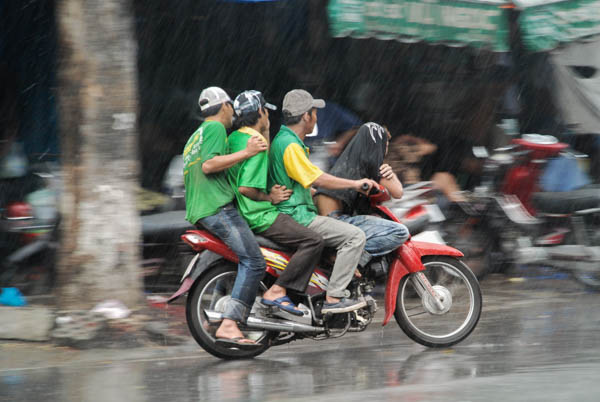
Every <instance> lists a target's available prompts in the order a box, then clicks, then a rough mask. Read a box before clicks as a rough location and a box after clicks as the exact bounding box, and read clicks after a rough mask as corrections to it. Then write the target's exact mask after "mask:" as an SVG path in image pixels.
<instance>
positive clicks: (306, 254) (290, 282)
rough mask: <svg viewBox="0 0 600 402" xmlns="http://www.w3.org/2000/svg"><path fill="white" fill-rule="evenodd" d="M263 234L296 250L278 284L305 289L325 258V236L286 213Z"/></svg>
mask: <svg viewBox="0 0 600 402" xmlns="http://www.w3.org/2000/svg"><path fill="white" fill-rule="evenodd" d="M259 234H260V235H261V236H263V237H266V238H268V239H270V240H273V241H274V242H276V243H278V244H280V245H282V246H285V247H288V248H291V249H293V250H295V252H294V254H293V255H292V258H291V259H290V261H289V263H288V265H287V266H286V267H285V270H284V271H283V272H282V273H281V275H280V276H279V278H277V281H276V282H275V284H276V285H278V286H281V287H283V288H286V289H292V290H295V291H298V292H304V291H305V290H306V286H307V285H308V281H309V280H310V277H311V275H312V273H313V271H314V269H315V267H316V265H317V264H318V262H319V259H320V258H321V253H322V251H323V247H324V242H323V238H322V237H321V235H320V234H318V233H316V232H314V231H312V230H310V229H309V228H307V227H306V226H303V225H301V224H299V223H298V222H296V221H295V220H294V219H293V218H292V217H291V216H289V215H286V214H283V213H280V214H279V215H278V216H277V219H275V222H273V224H272V225H271V226H270V227H269V228H268V229H267V230H265V231H263V232H261V233H259Z"/></svg>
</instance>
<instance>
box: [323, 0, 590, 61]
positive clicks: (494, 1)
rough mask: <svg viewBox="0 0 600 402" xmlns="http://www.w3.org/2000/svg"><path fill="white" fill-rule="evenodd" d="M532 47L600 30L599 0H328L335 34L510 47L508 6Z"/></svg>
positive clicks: (553, 44)
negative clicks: (514, 11) (514, 10)
mask: <svg viewBox="0 0 600 402" xmlns="http://www.w3.org/2000/svg"><path fill="white" fill-rule="evenodd" d="M512 7H515V8H516V9H517V10H519V12H520V14H519V24H520V28H521V31H522V33H523V41H524V43H525V46H526V47H527V49H529V50H530V51H534V52H535V51H543V50H549V49H553V48H555V47H557V46H558V45H560V44H561V43H566V42H572V41H575V40H578V39H581V38H585V37H588V36H592V35H596V34H600V0H513V1H509V0H412V1H411V0H406V1H403V0H330V1H329V5H328V12H329V19H330V27H331V32H332V35H333V36H334V37H344V36H351V37H355V38H371V37H372V38H378V39H397V40H401V41H404V42H418V41H426V42H431V43H442V44H447V45H450V46H466V45H468V46H474V47H483V48H489V49H491V50H494V51H497V52H504V51H508V50H509V44H508V8H512Z"/></svg>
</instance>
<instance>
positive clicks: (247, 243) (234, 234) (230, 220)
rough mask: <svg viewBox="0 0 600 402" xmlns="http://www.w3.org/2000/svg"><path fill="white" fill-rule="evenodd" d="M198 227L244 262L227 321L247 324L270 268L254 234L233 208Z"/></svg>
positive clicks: (239, 271)
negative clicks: (216, 238) (266, 272)
mask: <svg viewBox="0 0 600 402" xmlns="http://www.w3.org/2000/svg"><path fill="white" fill-rule="evenodd" d="M197 223H198V224H200V226H201V227H202V228H204V229H206V230H208V231H209V232H211V233H212V234H214V235H215V236H217V237H218V238H219V239H221V240H222V241H223V243H225V244H227V246H229V248H231V250H233V252H234V253H235V254H236V255H237V256H238V258H239V260H240V262H239V264H238V272H237V277H236V278H235V283H234V284H233V290H232V292H231V300H230V301H229V303H227V306H226V307H225V312H224V313H223V317H224V318H229V319H231V320H234V321H238V322H246V319H247V318H248V315H249V314H250V310H251V309H252V304H254V299H255V298H256V292H257V290H258V286H259V284H260V280H261V279H262V277H263V275H264V274H265V269H266V268H267V266H266V264H265V259H264V257H263V255H262V253H261V252H260V248H259V246H258V243H257V242H256V238H255V237H254V233H252V231H251V230H250V228H249V227H248V224H247V223H246V221H245V220H244V218H242V217H241V216H240V215H239V214H238V211H237V209H235V206H234V205H233V204H227V205H225V206H224V207H223V208H222V209H221V210H220V211H219V212H217V213H216V214H214V215H212V216H207V217H206V218H202V219H200V220H199V221H198V222H197Z"/></svg>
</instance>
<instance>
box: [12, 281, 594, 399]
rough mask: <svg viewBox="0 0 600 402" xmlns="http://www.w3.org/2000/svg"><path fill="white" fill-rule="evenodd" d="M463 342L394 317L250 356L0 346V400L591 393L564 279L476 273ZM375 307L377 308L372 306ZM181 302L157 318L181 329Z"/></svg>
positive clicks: (589, 317) (576, 296)
mask: <svg viewBox="0 0 600 402" xmlns="http://www.w3.org/2000/svg"><path fill="white" fill-rule="evenodd" d="M482 289H483V295H484V307H483V313H482V316H481V320H480V322H479V325H478V327H477V328H476V329H475V331H474V332H473V333H472V334H471V336H470V337H469V338H467V339H466V340H465V341H463V342H462V343H461V344H459V345H456V346H454V347H452V348H449V349H436V350H433V349H428V348H425V347H423V346H420V345H418V344H416V343H414V342H413V341H412V340H410V339H409V338H408V337H406V336H405V335H404V333H403V332H402V331H401V330H400V328H399V327H398V326H397V325H396V324H395V322H394V321H392V322H390V324H389V325H388V326H387V327H385V328H384V329H382V327H381V325H380V322H381V319H382V316H383V311H382V309H380V311H379V312H378V315H377V317H376V321H377V322H374V323H373V324H371V326H370V327H369V328H368V329H367V330H366V331H365V332H362V333H357V334H348V335H346V336H344V337H343V338H340V339H335V340H327V341H320V342H317V341H312V340H303V341H298V342H294V343H292V344H289V345H284V346H279V347H275V348H272V349H270V350H269V351H267V352H266V353H264V354H263V355H261V356H259V357H258V358H255V359H253V360H246V361H229V362H227V361H220V360H218V359H216V358H213V357H212V356H210V355H208V354H207V353H205V352H204V351H203V350H202V349H200V348H199V347H198V346H196V344H195V343H194V341H193V340H192V338H191V337H190V338H189V341H188V342H186V343H184V344H183V345H179V346H168V347H167V346H156V345H153V346H148V347H142V348H135V349H129V350H115V349H108V350H106V349H105V350H88V351H78V350H74V349H70V348H61V347H55V346H52V345H50V344H40V343H22V342H5V343H0V400H1V401H34V400H44V401H48V402H50V401H165V400H173V401H180V400H181V401H188V400H194V401H196V400H214V401H264V400H270V401H287V400H311V401H339V400H344V401H363V400H366V399H371V400H374V401H375V400H377V401H388V400H389V401H392V400H393V401H396V400H408V401H484V400H485V401H490V400H493V401H507V400H508V401H515V400H520V401H548V400H556V401H566V400H569V401H597V400H599V399H600V336H599V335H598V334H599V331H600V309H599V308H598V306H599V305H600V303H599V301H600V294H595V293H591V292H588V291H586V290H585V289H584V288H583V287H582V286H581V285H579V284H577V283H576V282H574V281H572V280H570V279H569V278H567V277H564V276H561V275H556V274H554V273H551V274H549V275H540V274H539V273H538V275H537V276H536V277H529V278H526V279H524V280H523V279H522V278H507V277H505V276H500V275H499V276H493V277H488V278H486V279H485V280H484V281H482ZM380 305H381V304H380ZM182 308H183V305H179V306H174V307H172V308H170V309H169V310H168V311H162V312H160V313H159V314H161V315H162V316H163V317H165V319H166V320H168V322H169V325H171V326H174V328H172V329H174V330H175V331H181V333H182V334H185V333H186V331H187V330H186V328H185V323H184V322H183V320H184V316H183V314H182V312H183V309H182Z"/></svg>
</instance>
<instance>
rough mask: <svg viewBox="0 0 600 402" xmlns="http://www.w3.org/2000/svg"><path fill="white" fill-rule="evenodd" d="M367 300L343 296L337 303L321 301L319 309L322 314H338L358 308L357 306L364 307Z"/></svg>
mask: <svg viewBox="0 0 600 402" xmlns="http://www.w3.org/2000/svg"><path fill="white" fill-rule="evenodd" d="M366 305H367V302H366V301H365V300H364V299H363V300H357V299H350V298H346V297H343V298H341V299H340V301H339V302H337V303H327V302H325V303H323V308H322V309H321V313H322V314H327V313H331V314H339V313H347V312H349V311H354V310H358V309H359V308H362V307H365V306H366Z"/></svg>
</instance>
